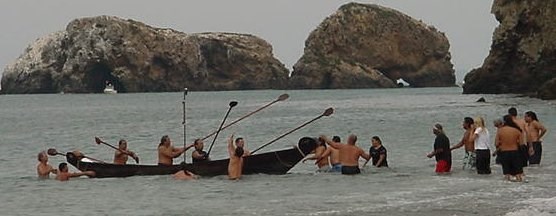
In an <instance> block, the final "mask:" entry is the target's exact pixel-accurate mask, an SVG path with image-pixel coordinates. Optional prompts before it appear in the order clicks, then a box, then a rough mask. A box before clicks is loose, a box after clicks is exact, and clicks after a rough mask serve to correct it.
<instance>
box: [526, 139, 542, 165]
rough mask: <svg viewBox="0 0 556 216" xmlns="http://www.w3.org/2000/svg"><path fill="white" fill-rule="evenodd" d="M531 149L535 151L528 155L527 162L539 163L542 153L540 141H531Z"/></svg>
mask: <svg viewBox="0 0 556 216" xmlns="http://www.w3.org/2000/svg"><path fill="white" fill-rule="evenodd" d="M531 145H533V150H534V151H535V152H534V153H533V155H531V157H529V164H540V163H541V155H542V142H540V141H538V142H532V143H531Z"/></svg>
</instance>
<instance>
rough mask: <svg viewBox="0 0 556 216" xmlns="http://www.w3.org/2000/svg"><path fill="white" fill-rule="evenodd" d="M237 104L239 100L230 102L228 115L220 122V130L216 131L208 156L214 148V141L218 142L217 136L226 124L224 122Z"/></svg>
mask: <svg viewBox="0 0 556 216" xmlns="http://www.w3.org/2000/svg"><path fill="white" fill-rule="evenodd" d="M236 105H237V101H231V102H230V107H229V108H228V112H226V115H225V116H224V119H222V123H221V124H220V127H218V130H217V131H216V135H215V136H214V139H213V140H212V143H211V144H210V148H209V150H208V152H207V158H208V157H209V154H210V151H211V150H212V146H214V142H216V138H217V137H218V134H219V133H220V131H221V130H222V126H223V125H224V122H226V119H227V118H228V115H229V114H230V111H231V110H232V108H234V107H235V106H236Z"/></svg>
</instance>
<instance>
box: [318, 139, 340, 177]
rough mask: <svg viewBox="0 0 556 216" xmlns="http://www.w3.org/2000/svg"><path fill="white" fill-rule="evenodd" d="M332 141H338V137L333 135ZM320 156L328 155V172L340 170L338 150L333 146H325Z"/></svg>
mask: <svg viewBox="0 0 556 216" xmlns="http://www.w3.org/2000/svg"><path fill="white" fill-rule="evenodd" d="M332 141H334V142H336V143H340V137H339V136H334V137H332ZM322 157H329V158H328V160H329V161H330V165H331V168H330V170H329V171H330V172H342V164H341V163H340V150H338V149H335V148H326V151H324V154H323V155H322Z"/></svg>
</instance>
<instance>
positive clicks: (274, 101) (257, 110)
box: [202, 94, 290, 140]
mask: <svg viewBox="0 0 556 216" xmlns="http://www.w3.org/2000/svg"><path fill="white" fill-rule="evenodd" d="M289 97H290V95H288V94H282V95H280V96H279V97H278V98H276V100H273V101H271V102H270V103H268V104H266V105H264V106H262V107H260V108H258V109H256V110H254V111H252V112H250V113H247V114H245V115H244V116H242V117H241V118H238V119H236V120H234V121H232V122H230V123H229V124H227V125H225V126H224V127H222V129H220V130H224V129H226V128H228V127H230V126H232V125H234V124H235V123H238V122H239V121H241V120H243V119H245V118H247V117H249V116H252V115H253V114H255V113H258V112H259V111H261V110H263V109H265V108H267V107H269V106H271V105H272V104H275V103H277V102H280V101H284V100H287V99H288V98H289ZM216 132H218V130H217V131H213V132H212V133H210V134H209V135H206V136H205V137H203V138H202V140H206V139H208V138H209V137H211V136H213V135H214V134H216Z"/></svg>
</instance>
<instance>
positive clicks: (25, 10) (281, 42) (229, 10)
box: [0, 0, 498, 80]
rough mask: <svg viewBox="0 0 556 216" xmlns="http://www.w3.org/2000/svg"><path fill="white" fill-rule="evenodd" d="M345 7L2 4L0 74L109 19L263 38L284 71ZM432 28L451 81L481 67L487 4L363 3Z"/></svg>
mask: <svg viewBox="0 0 556 216" xmlns="http://www.w3.org/2000/svg"><path fill="white" fill-rule="evenodd" d="M347 2H350V1H344V0H233V1H229V0H228V1H227V0H220V1H216V0H198V1H193V0H191V1H190V0H164V1H154V0H152V1H150V0H149V1H147V0H92V1H83V0H48V1H45V0H14V1H11V0H6V1H2V3H1V5H2V6H1V7H0V28H1V29H2V30H1V33H0V68H1V72H3V68H4V67H5V66H6V65H7V64H9V63H11V62H13V61H14V60H15V59H16V58H17V57H18V56H19V55H20V54H21V53H22V52H23V50H24V49H25V48H26V47H27V45H28V44H30V43H31V42H33V41H34V40H35V39H37V38H39V37H41V36H43V35H46V34H48V33H51V32H55V31H58V30H63V29H64V28H65V26H66V25H67V24H68V23H69V22H70V21H71V20H72V19H75V18H79V17H88V16H97V15H114V16H119V17H123V18H131V19H135V20H138V21H141V22H144V23H146V24H149V25H152V26H156V27H168V28H173V29H176V30H178V31H183V32H188V33H193V32H240V33H250V34H254V35H257V36H259V37H262V38H263V39H265V40H267V41H268V42H270V43H271V44H272V45H273V47H274V54H275V55H276V57H277V58H278V59H280V60H281V61H282V62H283V63H284V64H286V66H287V67H288V68H290V70H291V67H292V66H293V64H295V62H296V61H297V59H299V57H301V55H302V53H303V47H304V42H305V39H306V38H307V36H308V35H309V33H310V32H311V31H312V30H313V29H315V27H316V26H317V25H318V24H319V23H320V22H321V21H322V20H323V19H324V18H326V17H327V16H328V15H330V14H332V13H333V12H334V11H336V9H337V8H338V7H340V6H341V5H342V4H345V3H347ZM359 2H362V3H375V4H379V5H383V6H387V7H391V8H394V9H397V10H399V11H401V12H403V13H406V14H408V15H410V16H412V17H413V18H415V19H420V20H423V21H424V22H425V23H427V24H430V25H434V26H435V27H436V28H437V29H439V30H440V31H443V32H445V33H446V35H447V36H448V39H449V41H450V44H451V48H450V51H451V53H452V62H453V63H454V65H455V69H456V70H457V71H458V73H457V77H458V80H461V79H462V78H463V75H464V74H465V73H467V72H468V71H469V70H470V69H471V68H474V67H477V66H479V65H481V64H482V62H483V60H484V58H485V57H486V56H487V54H488V50H489V48H490V44H491V38H492V32H493V30H494V28H495V27H496V25H497V24H498V23H497V21H496V20H495V19H494V16H493V15H491V14H490V8H491V5H492V0H465V1H463V0H365V1H359Z"/></svg>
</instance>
